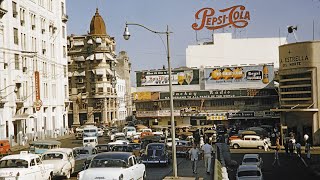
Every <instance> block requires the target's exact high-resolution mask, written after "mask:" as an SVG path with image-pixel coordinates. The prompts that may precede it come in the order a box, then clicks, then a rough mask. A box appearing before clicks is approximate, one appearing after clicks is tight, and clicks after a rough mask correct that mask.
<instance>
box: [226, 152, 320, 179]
mask: <svg viewBox="0 0 320 180" xmlns="http://www.w3.org/2000/svg"><path fill="white" fill-rule="evenodd" d="M249 153H258V154H260V156H261V157H262V159H263V166H264V168H263V170H262V174H263V178H264V180H319V179H320V177H315V175H314V174H313V173H312V172H310V169H309V168H308V167H306V165H305V164H304V163H303V161H302V160H301V159H300V158H298V157H296V156H293V157H288V156H286V154H285V153H284V152H283V151H282V152H280V154H279V159H280V167H278V166H275V167H274V166H272V163H273V160H274V151H273V150H271V151H269V152H265V151H263V150H258V149H237V150H234V149H232V150H231V158H232V159H233V160H236V161H237V162H238V164H239V163H241V161H242V158H243V155H244V154H249ZM302 157H303V158H305V155H304V154H303V155H302ZM319 157H320V155H319V154H317V155H313V158H319ZM306 162H308V161H307V160H306ZM235 175H236V171H229V179H230V180H234V179H235Z"/></svg>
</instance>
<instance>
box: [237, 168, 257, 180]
mask: <svg viewBox="0 0 320 180" xmlns="http://www.w3.org/2000/svg"><path fill="white" fill-rule="evenodd" d="M249 179H255V180H263V176H262V172H261V169H260V168H259V167H258V166H256V165H240V166H239V168H238V170H237V174H236V180H249Z"/></svg>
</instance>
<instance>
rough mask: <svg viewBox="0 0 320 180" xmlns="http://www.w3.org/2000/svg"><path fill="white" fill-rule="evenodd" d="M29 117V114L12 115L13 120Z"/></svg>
mask: <svg viewBox="0 0 320 180" xmlns="http://www.w3.org/2000/svg"><path fill="white" fill-rule="evenodd" d="M28 117H29V114H16V115H15V116H13V117H12V119H13V120H22V119H27V118H28Z"/></svg>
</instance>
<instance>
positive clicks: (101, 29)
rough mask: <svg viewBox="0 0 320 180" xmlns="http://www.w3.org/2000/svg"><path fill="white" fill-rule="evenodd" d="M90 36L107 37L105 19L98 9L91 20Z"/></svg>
mask: <svg viewBox="0 0 320 180" xmlns="http://www.w3.org/2000/svg"><path fill="white" fill-rule="evenodd" d="M90 34H91V35H107V30H106V25H105V24H104V20H103V18H102V17H101V16H100V14H99V11H98V8H97V9H96V13H95V15H94V16H93V17H92V19H91V23H90Z"/></svg>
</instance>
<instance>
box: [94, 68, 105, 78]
mask: <svg viewBox="0 0 320 180" xmlns="http://www.w3.org/2000/svg"><path fill="white" fill-rule="evenodd" d="M104 74H105V70H104V69H96V75H101V76H103V75H104Z"/></svg>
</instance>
